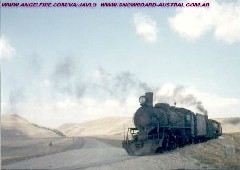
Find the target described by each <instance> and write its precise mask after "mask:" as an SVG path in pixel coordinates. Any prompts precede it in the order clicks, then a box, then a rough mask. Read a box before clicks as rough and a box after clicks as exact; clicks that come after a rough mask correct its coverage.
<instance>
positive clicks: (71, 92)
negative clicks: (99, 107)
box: [52, 57, 86, 99]
mask: <svg viewBox="0 0 240 170" xmlns="http://www.w3.org/2000/svg"><path fill="white" fill-rule="evenodd" d="M52 81H53V88H54V89H53V91H54V92H55V90H57V91H58V92H60V93H62V94H65V95H66V96H69V97H75V98H77V99H79V98H81V97H82V96H83V94H84V92H85V89H86V84H85V83H84V82H83V80H82V78H81V77H80V71H79V70H78V68H77V65H76V62H75V61H74V58H72V57H64V58H63V59H61V60H59V61H58V63H57V64H56V66H55V69H54V72H53V75H52Z"/></svg>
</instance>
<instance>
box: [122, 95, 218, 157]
mask: <svg viewBox="0 0 240 170" xmlns="http://www.w3.org/2000/svg"><path fill="white" fill-rule="evenodd" d="M139 102H140V105H141V107H140V108H139V109H138V110H137V111H136V113H135V114H134V117H133V122H134V125H135V127H134V128H128V131H127V134H126V135H124V136H125V137H124V140H123V142H122V146H123V148H125V150H126V151H127V153H128V154H129V155H146V154H153V153H158V152H162V151H164V150H171V149H175V148H176V147H183V146H184V145H186V144H191V143H197V142H203V141H205V140H207V139H212V138H214V137H213V136H214V135H213V134H215V136H216V135H219V134H221V132H220V130H218V131H217V130H215V131H214V132H213V127H216V128H218V129H221V124H220V123H218V122H217V123H216V121H215V123H216V124H214V123H212V122H213V121H209V120H208V117H207V115H202V114H199V113H196V114H195V113H193V112H192V111H190V110H187V109H185V108H178V107H175V106H170V105H169V104H167V103H156V104H155V105H154V106H153V93H151V92H148V93H146V94H145V95H144V96H141V97H140V98H139ZM208 133H211V134H208Z"/></svg>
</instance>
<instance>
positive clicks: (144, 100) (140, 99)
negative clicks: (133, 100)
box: [139, 96, 147, 104]
mask: <svg viewBox="0 0 240 170" xmlns="http://www.w3.org/2000/svg"><path fill="white" fill-rule="evenodd" d="M146 101H147V98H146V97H145V96H141V97H139V102H140V103H141V104H144V103H146Z"/></svg>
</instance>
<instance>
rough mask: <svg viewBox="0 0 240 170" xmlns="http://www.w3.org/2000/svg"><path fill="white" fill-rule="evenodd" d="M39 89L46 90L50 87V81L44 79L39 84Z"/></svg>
mask: <svg viewBox="0 0 240 170" xmlns="http://www.w3.org/2000/svg"><path fill="white" fill-rule="evenodd" d="M39 85H40V87H43V88H47V87H50V86H51V81H50V80H48V79H44V80H43V81H41V82H40V83H39Z"/></svg>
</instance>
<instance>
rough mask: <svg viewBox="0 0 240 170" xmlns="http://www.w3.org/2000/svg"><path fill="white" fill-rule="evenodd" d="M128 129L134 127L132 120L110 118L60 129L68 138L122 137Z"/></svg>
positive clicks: (74, 124)
mask: <svg viewBox="0 0 240 170" xmlns="http://www.w3.org/2000/svg"><path fill="white" fill-rule="evenodd" d="M128 127H133V123H132V118H129V117H108V118H102V119H97V120H93V121H88V122H84V123H79V124H77V123H67V124H63V125H62V126H60V127H59V128H58V130H59V131H61V132H63V133H64V134H65V135H67V136H99V135H121V134H123V131H124V128H125V130H126V129H127V128H128Z"/></svg>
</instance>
